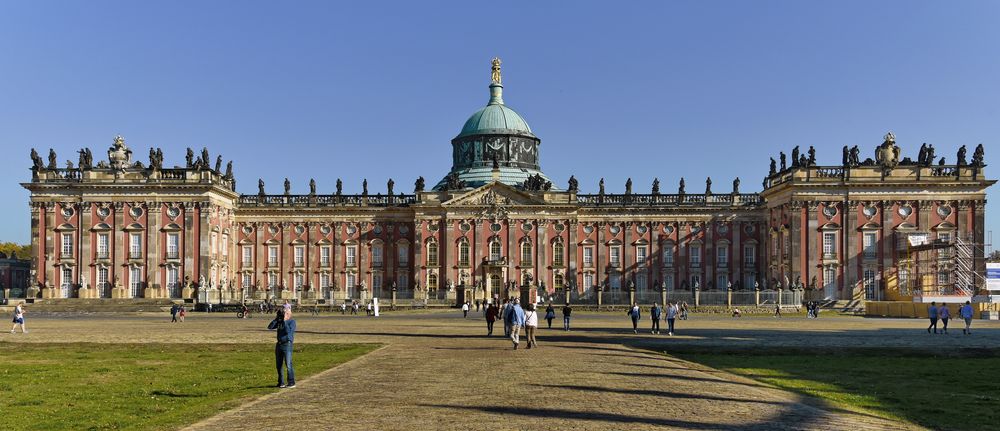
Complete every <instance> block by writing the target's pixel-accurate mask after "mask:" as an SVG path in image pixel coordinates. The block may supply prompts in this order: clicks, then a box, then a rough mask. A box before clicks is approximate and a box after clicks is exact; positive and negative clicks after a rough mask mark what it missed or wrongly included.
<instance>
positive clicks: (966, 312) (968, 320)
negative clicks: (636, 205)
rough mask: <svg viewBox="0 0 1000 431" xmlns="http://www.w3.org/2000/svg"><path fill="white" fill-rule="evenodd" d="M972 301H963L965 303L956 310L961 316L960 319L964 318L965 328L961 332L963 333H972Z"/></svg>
mask: <svg viewBox="0 0 1000 431" xmlns="http://www.w3.org/2000/svg"><path fill="white" fill-rule="evenodd" d="M972 313H973V311H972V303H970V302H969V301H965V305H963V306H962V308H961V309H959V310H958V314H959V315H960V316H962V320H965V329H963V330H962V333H963V334H965V335H972Z"/></svg>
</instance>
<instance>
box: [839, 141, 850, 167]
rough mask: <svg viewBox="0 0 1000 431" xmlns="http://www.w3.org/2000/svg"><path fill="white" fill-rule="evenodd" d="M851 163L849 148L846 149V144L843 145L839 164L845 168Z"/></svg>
mask: <svg viewBox="0 0 1000 431" xmlns="http://www.w3.org/2000/svg"><path fill="white" fill-rule="evenodd" d="M850 164H851V150H848V149H847V145H844V158H843V161H842V162H841V165H842V166H844V167H845V168H846V167H847V166H849V165H850Z"/></svg>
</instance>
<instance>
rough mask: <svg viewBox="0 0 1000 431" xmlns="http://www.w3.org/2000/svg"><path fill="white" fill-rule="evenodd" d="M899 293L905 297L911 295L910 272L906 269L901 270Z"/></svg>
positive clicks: (899, 271)
mask: <svg viewBox="0 0 1000 431" xmlns="http://www.w3.org/2000/svg"><path fill="white" fill-rule="evenodd" d="M898 274H899V292H900V293H902V294H903V295H909V294H910V271H909V270H908V269H906V268H899V270H898Z"/></svg>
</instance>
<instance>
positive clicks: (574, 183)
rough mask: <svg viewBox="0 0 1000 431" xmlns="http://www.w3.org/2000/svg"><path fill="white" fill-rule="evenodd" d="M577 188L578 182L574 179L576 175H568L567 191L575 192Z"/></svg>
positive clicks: (578, 186)
mask: <svg viewBox="0 0 1000 431" xmlns="http://www.w3.org/2000/svg"><path fill="white" fill-rule="evenodd" d="M578 190H580V183H579V182H578V181H577V180H576V177H574V176H572V175H570V176H569V187H567V191H568V192H570V193H576V192H577V191H578Z"/></svg>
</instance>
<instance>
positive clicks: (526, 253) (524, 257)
mask: <svg viewBox="0 0 1000 431" xmlns="http://www.w3.org/2000/svg"><path fill="white" fill-rule="evenodd" d="M531 258H532V256H531V243H530V242H525V243H523V244H521V265H522V266H530V265H531V261H532V259H531Z"/></svg>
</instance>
